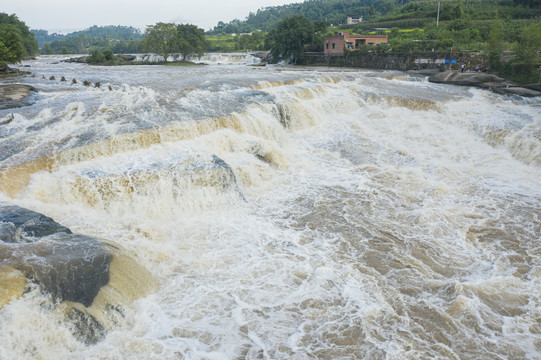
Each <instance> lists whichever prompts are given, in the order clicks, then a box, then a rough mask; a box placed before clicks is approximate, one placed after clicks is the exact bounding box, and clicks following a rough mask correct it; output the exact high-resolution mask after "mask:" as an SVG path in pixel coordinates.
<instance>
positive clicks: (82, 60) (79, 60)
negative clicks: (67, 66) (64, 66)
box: [63, 56, 90, 64]
mask: <svg viewBox="0 0 541 360" xmlns="http://www.w3.org/2000/svg"><path fill="white" fill-rule="evenodd" d="M89 57H90V56H78V57H74V58H69V59H66V60H63V61H64V62H68V63H80V64H86V60H87V59H88V58H89Z"/></svg>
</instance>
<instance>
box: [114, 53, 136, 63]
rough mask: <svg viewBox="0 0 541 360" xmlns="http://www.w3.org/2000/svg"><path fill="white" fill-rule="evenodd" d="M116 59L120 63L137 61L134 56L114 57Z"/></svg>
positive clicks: (119, 55)
mask: <svg viewBox="0 0 541 360" xmlns="http://www.w3.org/2000/svg"><path fill="white" fill-rule="evenodd" d="M116 59H117V60H120V61H134V60H135V59H137V57H136V56H135V55H123V54H118V55H117V56H116Z"/></svg>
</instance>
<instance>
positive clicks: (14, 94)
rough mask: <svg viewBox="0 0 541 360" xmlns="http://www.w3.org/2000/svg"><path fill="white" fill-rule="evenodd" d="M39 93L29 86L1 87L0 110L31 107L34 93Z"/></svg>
mask: <svg viewBox="0 0 541 360" xmlns="http://www.w3.org/2000/svg"><path fill="white" fill-rule="evenodd" d="M35 91H37V90H36V89H35V88H34V87H32V86H29V85H21V84H12V85H0V110H3V109H11V108H17V107H22V106H27V105H31V104H32V103H33V101H32V97H31V95H32V93H33V92H35Z"/></svg>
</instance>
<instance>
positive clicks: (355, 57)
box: [305, 52, 460, 71]
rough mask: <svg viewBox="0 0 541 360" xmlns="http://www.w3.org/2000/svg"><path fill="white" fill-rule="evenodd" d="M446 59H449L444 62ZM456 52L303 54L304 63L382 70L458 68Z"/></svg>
mask: <svg viewBox="0 0 541 360" xmlns="http://www.w3.org/2000/svg"><path fill="white" fill-rule="evenodd" d="M446 59H447V60H449V61H448V63H447V64H446ZM453 60H455V61H456V60H457V54H448V53H447V54H443V53H432V52H431V53H424V54H358V53H357V54H356V53H350V54H348V53H346V54H345V55H343V56H326V55H324V54H323V53H317V54H305V65H328V66H344V67H360V68H369V69H383V70H403V71H405V70H420V69H439V70H447V69H449V67H450V66H451V68H452V69H458V67H459V66H460V62H459V61H456V64H451V63H450V62H451V61H453Z"/></svg>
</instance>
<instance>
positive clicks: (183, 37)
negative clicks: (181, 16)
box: [177, 24, 208, 60]
mask: <svg viewBox="0 0 541 360" xmlns="http://www.w3.org/2000/svg"><path fill="white" fill-rule="evenodd" d="M177 33H178V34H177V36H178V38H179V44H180V53H181V54H182V59H183V60H186V59H187V58H188V55H190V54H197V55H202V54H203V52H204V50H205V49H206V48H207V45H208V44H207V41H206V39H205V32H204V31H203V29H201V28H198V27H197V26H195V25H191V24H180V25H178V26H177Z"/></svg>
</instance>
